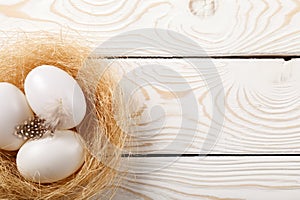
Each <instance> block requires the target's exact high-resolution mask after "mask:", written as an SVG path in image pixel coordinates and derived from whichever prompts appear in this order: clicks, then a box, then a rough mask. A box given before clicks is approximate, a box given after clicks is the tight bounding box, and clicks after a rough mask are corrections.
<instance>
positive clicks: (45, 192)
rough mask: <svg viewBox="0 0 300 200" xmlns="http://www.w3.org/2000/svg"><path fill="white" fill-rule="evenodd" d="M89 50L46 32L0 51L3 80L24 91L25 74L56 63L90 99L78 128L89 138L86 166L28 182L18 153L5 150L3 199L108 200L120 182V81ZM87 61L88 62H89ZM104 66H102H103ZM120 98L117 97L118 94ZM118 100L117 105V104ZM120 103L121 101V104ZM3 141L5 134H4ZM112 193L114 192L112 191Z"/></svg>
mask: <svg viewBox="0 0 300 200" xmlns="http://www.w3.org/2000/svg"><path fill="white" fill-rule="evenodd" d="M90 53H91V52H90V50H89V48H86V47H84V46H83V45H81V44H79V43H78V42H77V40H66V39H62V38H58V37H53V36H50V35H47V34H44V35H42V36H41V35H39V36H35V37H28V36H26V37H23V38H22V39H18V40H17V42H16V43H14V44H6V45H2V47H1V49H0V81H1V82H9V83H12V84H14V85H16V86H17V87H19V88H20V89H21V90H22V91H23V83H24V80H25V77H26V75H27V74H28V73H29V71H30V70H32V69H33V68H35V67H37V66H40V65H45V64H46V65H54V66H56V67H59V68H61V69H63V70H65V71H66V72H68V73H69V74H70V75H72V76H73V77H74V78H75V79H76V80H77V81H78V83H79V84H80V85H81V87H82V89H83V90H84V92H85V95H86V99H87V102H88V117H86V119H85V120H84V122H83V123H82V125H80V127H79V128H78V129H77V132H78V133H79V134H81V136H82V137H83V139H84V141H85V148H86V151H87V153H86V157H85V163H84V165H83V166H82V167H81V168H80V169H79V170H78V172H76V173H75V174H73V175H71V176H70V177H68V178H66V179H64V180H61V181H58V182H55V183H51V184H38V183H33V182H30V181H27V180H25V179H24V178H23V177H22V176H21V175H20V174H19V172H18V170H17V168H16V154H17V152H7V151H1V150H0V199H18V200H19V199H89V198H92V197H95V198H96V199H109V198H110V197H111V196H110V195H112V193H111V191H112V190H113V189H114V188H115V187H116V185H118V182H119V180H120V179H119V177H120V176H119V175H118V173H117V171H118V170H116V168H117V166H118V165H119V161H120V157H121V150H122V149H123V147H124V143H125V139H126V137H125V134H124V133H123V132H122V130H121V129H120V128H119V126H120V124H119V123H120V122H118V123H117V122H116V121H115V118H114V115H115V112H116V111H115V110H117V111H118V112H122V109H121V108H120V107H118V105H117V109H114V108H116V105H113V102H115V100H114V101H113V100H112V96H113V93H115V91H114V87H115V79H114V77H113V76H112V74H114V73H111V70H109V69H106V70H103V66H101V64H99V62H98V61H96V60H95V61H93V60H92V59H88V56H89V55H90ZM87 60H89V61H88V62H87ZM99 69H101V70H99ZM116 96H117V95H116ZM117 104H118V103H117ZM119 105H121V102H119ZM0 139H1V138H0ZM108 191H110V192H108Z"/></svg>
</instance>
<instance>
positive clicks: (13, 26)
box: [0, 0, 300, 56]
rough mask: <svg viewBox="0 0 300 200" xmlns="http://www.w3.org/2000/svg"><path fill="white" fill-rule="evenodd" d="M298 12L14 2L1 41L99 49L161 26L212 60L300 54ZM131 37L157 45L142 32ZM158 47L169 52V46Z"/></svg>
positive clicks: (293, 8)
mask: <svg viewBox="0 0 300 200" xmlns="http://www.w3.org/2000/svg"><path fill="white" fill-rule="evenodd" d="M299 13H300V3H299V1H295V0H267V1H261V0H236V1H232V0H184V1H182V0H175V1H173V0H159V1H139V0H130V1H129V0H124V1H118V0H110V1H92V0H67V1H57V0H50V1H38V0H24V1H23V0H14V1H6V2H4V1H1V3H0V20H1V23H0V31H1V37H7V36H8V35H11V34H12V35H13V34H14V33H21V32H38V31H53V32H61V33H63V34H67V35H68V34H73V35H74V34H75V35H81V36H82V37H83V38H85V39H87V41H90V42H91V43H90V44H91V45H92V46H94V47H95V46H97V45H99V44H101V43H102V42H103V41H105V40H107V39H108V38H110V37H112V36H115V35H118V34H121V33H124V32H126V31H130V30H135V29H142V28H161V29H168V30H173V31H176V32H178V33H180V34H182V35H184V36H187V37H189V38H191V39H192V40H194V41H195V42H196V43H197V44H198V45H200V46H201V47H202V48H203V49H204V50H205V52H207V53H208V54H209V55H214V56H223V55H227V56H232V55H243V56H245V55H246V56H251V55H299V54H300V50H299V49H300V27H299V21H300V14H299ZM9 32H10V34H9ZM131 39H132V42H137V41H136V40H138V42H142V43H145V44H147V43H148V44H151V43H153V41H152V39H151V38H147V37H144V36H143V35H142V33H141V35H137V34H136V35H135V37H134V38H131ZM181 39H182V38H175V39H174V42H176V43H177V44H178V46H180V48H181V49H183V50H187V54H186V55H188V54H189V55H190V56H192V54H193V55H194V56H203V54H204V53H203V52H197V51H193V50H192V49H193V45H191V44H190V43H189V44H186V43H184V42H182V41H181ZM128 40H130V38H125V39H124V41H122V40H120V41H119V42H118V43H117V44H116V46H112V47H111V48H112V49H107V51H106V52H105V51H104V52H102V53H107V54H108V55H109V54H110V55H118V54H122V55H124V51H123V50H122V49H121V48H120V45H121V44H122V42H126V45H130V44H131V43H132V42H131V43H130V41H128ZM160 44H161V45H162V46H164V45H166V48H167V49H168V48H169V47H167V45H168V44H167V43H160ZM126 45H125V46H126ZM108 47H110V46H108ZM115 48H116V49H115ZM124 48H125V47H124ZM130 49H131V47H130ZM170 54H172V53H167V52H161V51H158V52H157V51H155V50H154V51H148V50H146V49H142V50H140V51H134V52H126V55H133V56H136V55H143V56H146V55H148V56H149V55H150V56H154V55H156V56H163V55H170Z"/></svg>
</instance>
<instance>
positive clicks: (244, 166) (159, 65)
mask: <svg viewBox="0 0 300 200" xmlns="http://www.w3.org/2000/svg"><path fill="white" fill-rule="evenodd" d="M0 20H1V23H0V45H1V44H2V43H4V42H9V41H11V40H14V39H15V37H19V36H23V35H24V34H30V33H39V32H45V31H46V32H53V33H58V34H60V35H61V36H62V38H66V37H69V36H75V37H78V39H79V40H86V44H87V45H89V46H91V47H94V48H96V47H98V49H97V50H95V52H97V53H99V55H101V56H122V57H126V56H134V57H141V56H142V58H144V59H110V60H106V61H105V63H106V64H107V65H109V66H113V67H115V68H116V69H117V70H119V72H120V74H121V75H122V74H123V75H124V76H121V77H120V85H121V87H124V86H126V89H127V91H129V92H128V93H127V94H126V95H125V96H124V98H125V100H129V102H128V104H127V108H128V109H129V111H130V112H129V113H128V116H129V117H128V116H127V117H128V118H131V119H132V120H131V122H132V124H131V126H130V127H131V129H130V130H128V131H129V132H130V134H131V135H132V138H131V139H132V141H131V142H130V143H128V145H127V148H126V151H125V153H134V154H135V153H138V154H148V155H149V154H155V155H156V156H162V157H142V158H129V159H127V158H124V159H123V162H122V165H121V168H120V170H122V171H128V173H127V174H126V176H125V177H124V181H123V182H122V184H121V185H120V186H119V187H118V190H117V193H116V196H115V197H114V199H116V200H119V199H120V200H123V199H130V200H131V199H147V200H148V199H154V200H157V199H159V200H164V199H165V200H169V199H180V200H186V199H189V200H190V199H191V200H192V199H197V200H198V199H200V200H221V199H222V200H232V199H235V200H237V199H251V200H252V199H253V200H265V199H272V200H281V199H287V200H298V199H299V195H300V184H299V177H298V176H299V175H300V165H299V164H300V157H299V156H292V157H291V156H257V155H256V154H262V153H268V154H295V153H297V154H299V153H300V150H299V149H300V123H299V122H300V121H299V114H300V109H299V108H300V107H299V106H300V104H299V102H300V101H299V96H300V92H299V90H300V68H299V65H300V60H297V59H294V60H292V61H288V62H287V61H284V60H282V59H259V60H255V59H214V60H212V61H213V63H214V65H215V66H216V69H217V71H214V70H213V68H211V65H209V64H208V61H209V60H205V59H200V58H198V59H196V58H195V60H192V59H187V58H186V59H145V57H147V56H150V57H153V56H157V57H164V56H169V57H174V56H176V57H178V58H180V57H207V56H229V57H230V56H246V57H251V56H252V57H253V56H300V50H299V49H300V26H299V21H300V2H299V1H297V0H235V1H233V0H174V1H173V0H158V1H151V0H149V1H148V0H147V1H139V0H130V1H129V0H123V1H118V0H106V1H93V0H65V1H60V0H49V1H38V0H12V1H6V2H5V1H1V2H0ZM146 28H150V29H167V30H173V31H175V32H177V33H178V34H179V35H171V34H170V35H169V34H168V33H166V35H164V36H163V37H162V35H161V34H157V35H151V34H150V35H149V33H148V32H147V31H145V30H143V31H137V32H133V33H132V32H131V33H128V31H133V30H136V29H146ZM124 33H125V35H124ZM119 34H123V35H122V37H117V38H114V36H118V35H119ZM153 36H154V37H153ZM173 36H174V37H173ZM112 37H113V38H114V39H113V40H112V41H109V42H108V43H107V44H105V45H103V42H105V41H107V40H108V39H110V38H112ZM187 38H190V39H191V40H192V41H188V40H186V39H187ZM99 45H100V46H99ZM153 47H154V48H153ZM102 61H103V60H102ZM102 61H101V62H102ZM195 61H196V63H197V62H198V63H202V65H201V66H202V68H201V70H200V71H201V75H199V72H198V71H197V69H196V68H195V65H193V63H195ZM206 64H207V66H206ZM139 69H140V70H139ZM217 76H220V79H221V83H222V85H223V87H224V94H225V98H224V100H225V101H224V102H225V104H224V105H225V111H222V109H221V107H220V105H221V104H220V101H222V98H220V96H217V98H216V99H213V98H212V94H211V91H210V90H209V87H208V83H211V84H212V85H214V86H215V87H214V88H219V85H220V82H219V81H218V80H217V79H216V77H217ZM187 97H194V98H195V99H196V106H192V108H190V110H189V109H188V108H187V107H186V104H184V103H183V102H189V101H187V100H186V99H185V98H187ZM126 98H127V99H126ZM216 100H217V101H216ZM190 105H193V104H190ZM216 108H217V110H218V112H219V114H224V122H223V124H222V126H223V128H222V130H221V133H220V135H218V137H217V138H210V137H208V135H209V134H208V132H209V127H210V126H211V123H212V122H213V121H214V120H212V116H213V114H212V113H213V110H214V109H216ZM183 111H184V112H183ZM189 112H190V113H189ZM194 112H197V113H198V114H199V116H198V117H195V115H191V113H194ZM184 120H185V123H182V121H184ZM195 124H196V125H197V127H196V128H191V127H193V126H194V125H195ZM207 138H208V139H207ZM205 144H208V146H210V147H214V148H212V149H210V150H209V151H208V152H207V151H205V153H210V154H215V153H220V154H224V155H225V154H253V155H254V154H255V155H256V156H255V155H254V156H250V157H242V156H225V157H212V156H211V157H206V158H203V157H176V156H175V157H174V156H173V157H167V154H178V155H181V154H198V153H201V152H202V150H203V146H205ZM155 155H153V156H155ZM163 156H165V157H163ZM169 156H170V155H169ZM102 199H103V198H102Z"/></svg>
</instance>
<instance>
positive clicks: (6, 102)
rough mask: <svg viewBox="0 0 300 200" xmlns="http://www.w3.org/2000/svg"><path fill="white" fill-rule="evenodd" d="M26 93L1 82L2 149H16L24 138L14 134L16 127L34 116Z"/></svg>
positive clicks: (0, 128)
mask: <svg viewBox="0 0 300 200" xmlns="http://www.w3.org/2000/svg"><path fill="white" fill-rule="evenodd" d="M32 116H33V113H32V111H31V109H30V107H29V105H28V103H27V101H26V98H25V95H24V94H23V93H22V92H21V90H19V88H17V87H16V86H14V85H12V84H10V83H5V82H1V83H0V149H4V150H8V151H15V150H18V149H19V148H20V147H21V145H22V144H23V143H24V140H23V139H21V138H18V137H17V136H15V135H14V132H15V127H16V126H17V125H19V124H22V123H23V122H24V121H25V120H27V119H28V118H30V117H32Z"/></svg>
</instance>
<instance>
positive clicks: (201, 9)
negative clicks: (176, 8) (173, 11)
mask: <svg viewBox="0 0 300 200" xmlns="http://www.w3.org/2000/svg"><path fill="white" fill-rule="evenodd" d="M216 1H217V0H190V2H189V9H190V12H191V13H192V14H193V15H195V16H199V17H209V16H213V15H214V14H215V12H216V9H217V3H216Z"/></svg>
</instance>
